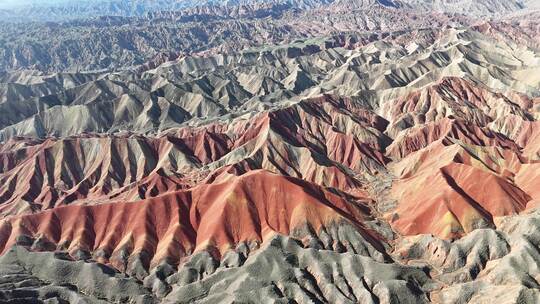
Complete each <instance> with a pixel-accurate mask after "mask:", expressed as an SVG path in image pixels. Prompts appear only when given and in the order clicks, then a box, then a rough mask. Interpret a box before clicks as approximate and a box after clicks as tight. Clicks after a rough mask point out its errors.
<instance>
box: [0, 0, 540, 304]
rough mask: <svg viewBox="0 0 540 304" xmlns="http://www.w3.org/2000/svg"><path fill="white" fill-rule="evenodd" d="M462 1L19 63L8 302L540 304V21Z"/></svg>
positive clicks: (7, 169) (384, 4)
mask: <svg viewBox="0 0 540 304" xmlns="http://www.w3.org/2000/svg"><path fill="white" fill-rule="evenodd" d="M465 2H466V1H458V2H457V3H454V2H453V1H439V2H437V1H436V2H433V3H431V2H426V1H423V2H421V1H379V2H377V3H374V2H373V1H354V2H352V1H337V2H334V3H330V4H326V3H318V4H317V5H315V4H314V3H312V2H309V1H307V2H304V3H303V4H302V5H298V6H295V8H294V10H295V12H296V13H295V14H300V15H301V16H302V18H309V16H311V17H312V18H313V27H312V31H308V30H309V29H308V28H307V27H304V28H302V27H296V29H295V27H292V26H291V27H289V28H288V29H289V30H288V31H287V32H284V36H285V37H295V38H294V39H292V40H291V41H288V42H286V43H285V42H283V41H285V40H287V39H285V40H283V41H282V42H281V43H279V44H271V43H267V44H260V43H259V42H257V43H253V44H252V45H250V44H246V45H243V44H242V46H236V47H238V48H239V49H234V50H233V49H229V50H228V51H220V50H219V49H213V45H212V43H209V44H207V46H208V49H210V50H208V51H204V52H195V53H193V54H188V53H182V54H181V55H179V53H177V54H176V55H172V54H175V53H174V51H175V50H173V49H170V50H169V51H170V53H169V55H165V54H164V55H163V56H161V57H158V58H156V59H154V60H153V61H150V62H147V63H146V64H142V65H138V66H133V67H130V68H126V69H122V70H117V71H93V72H68V71H64V72H57V73H52V74H50V73H47V71H48V70H49V68H48V67H46V68H44V69H42V70H41V71H39V70H28V69H22V68H17V67H15V66H13V69H7V70H6V71H4V72H3V73H2V74H1V75H0V303H538V302H540V267H539V266H538V265H540V249H539V248H540V209H538V208H539V207H540V40H539V37H540V26H539V23H538V20H539V19H538V18H537V17H538V13H537V12H534V11H533V12H531V11H530V10H529V11H525V10H524V9H523V8H524V7H528V6H533V5H532V4H534V3H533V2H534V1H528V2H523V1H518V2H515V3H514V2H512V3H514V4H512V3H510V2H505V3H502V2H497V1H480V2H476V4H475V5H474V6H473V5H472V4H471V3H469V5H470V6H469V7H471V8H473V7H474V11H472V12H470V14H469V15H467V16H466V15H459V14H457V13H462V12H461V11H453V9H454V8H455V7H459V8H463V6H459V5H460V4H463V3H465ZM430 3H431V4H430ZM467 3H468V2H467ZM278 4H279V3H273V4H272V5H270V8H268V7H266V8H264V9H262V8H260V6H259V5H263V6H264V5H265V4H264V3H263V4H261V3H256V4H249V5H252V8H251V9H247V10H240V9H238V8H239V7H243V6H242V5H245V4H241V5H240V6H232V8H231V7H228V8H227V7H225V8H224V7H220V8H219V9H217V8H215V7H213V6H210V7H208V6H200V7H196V8H192V9H191V10H187V11H186V10H184V11H175V12H168V13H166V12H162V13H159V14H158V15H160V16H162V15H161V14H171V15H172V16H175V17H171V18H180V16H192V15H190V14H193V11H197V10H202V11H204V12H206V13H207V14H208V15H207V18H218V17H219V16H233V15H234V14H237V13H239V12H244V13H246V12H247V13H246V14H252V13H253V7H255V8H257V9H261V10H262V11H263V12H275V11H274V9H275V6H274V5H278ZM366 7H367V8H366ZM482 7H484V8H485V7H488V8H490V9H491V11H490V10H487V11H483V10H481V8H482ZM288 9H290V8H287V10H288ZM223 10H225V12H224V11H223ZM227 10H229V11H227ZM414 10H416V12H415V11H414ZM493 10H497V13H495V12H492V11H493ZM345 12H348V13H347V14H345ZM368 12H369V13H368ZM289 13H290V12H287V13H285V15H287V14H289ZM223 14H225V15H223ZM227 14H228V15H227ZM370 14H372V15H370ZM300 15H288V16H289V17H279V18H278V17H276V16H269V15H266V17H264V18H267V19H268V22H269V24H270V23H271V22H276V27H273V26H272V29H274V30H275V29H277V28H279V27H277V24H280V25H279V26H284V27H283V28H286V27H285V25H283V23H282V22H283V20H287V19H280V18H292V17H290V16H300ZM484 15H489V16H490V17H491V18H490V19H482V16H484ZM370 16H377V18H375V19H374V18H371V17H370ZM418 16H424V17H425V16H431V17H433V18H434V19H433V20H431V19H421V20H420V19H418ZM154 17H155V16H154ZM155 18H158V17H155ZM219 18H224V17H219ZM257 18H258V17H254V18H252V19H250V20H251V21H249V22H255V23H257V22H258V21H257V20H258V19H257ZM231 19H232V17H231ZM248 19H249V18H248ZM254 20H255V21H254ZM302 20H304V21H302ZM305 20H306V19H299V20H298V24H300V23H301V22H305ZM94 21H95V20H94ZM94 21H92V22H94ZM392 21H399V22H396V23H392ZM74 22H83V21H74ZM84 22H87V21H84ZM88 22H90V21H88ZM197 22H202V23H197ZM204 22H207V21H194V23H190V24H191V25H190V26H195V25H196V24H199V26H201V27H203V26H202V25H204V24H205V23H204ZM220 22H225V21H223V20H221V21H220ZM227 22H232V21H227ZM245 22H246V23H244V21H242V22H240V21H239V22H237V23H234V24H236V25H235V26H238V28H239V30H238V31H237V32H235V31H232V32H231V34H230V35H233V36H234V35H236V34H238V33H242V34H241V35H245V34H246V33H250V31H251V30H252V29H250V27H248V26H247V25H246V24H250V23H249V22H248V21H245ZM330 23H331V24H332V26H333V27H332V30H327V29H324V28H325V25H327V24H330ZM201 24H202V25H201ZM303 24H304V25H305V23H303ZM361 24H364V25H365V26H364V27H361V30H360V25H361ZM403 24H407V26H402V25H403ZM433 24H439V25H440V26H439V27H437V28H432V27H430V26H428V25H433ZM42 26H45V25H42ZM244 26H245V27H244ZM250 26H251V25H250ZM253 28H258V27H253ZM37 29H39V27H38V28H37ZM248 29H249V30H248ZM259 29H260V31H259V32H258V35H262V36H255V38H254V39H259V38H260V37H263V36H264V35H265V34H264V32H265V28H264V27H260V28H259ZM293 29H295V30H294V31H293ZM145 30H149V29H148V28H145ZM243 30H246V31H243ZM37 31H39V30H37ZM293 32H294V33H293ZM154 33H155V32H154ZM199 34H200V32H199ZM238 35H240V34H238ZM261 39H262V38H261ZM268 39H269V40H268V41H273V40H272V39H271V37H268ZM279 41H281V40H279ZM98 48H100V46H98ZM134 52H137V51H136V50H134ZM27 54H31V53H27ZM141 56H142V55H141ZM143 57H144V56H143ZM59 58H60V57H59ZM88 58H90V57H88ZM141 58H142V57H141ZM128 61H129V60H128ZM51 62H52V64H53V66H54V60H53V61H51ZM84 62H85V61H84V60H83V61H77V62H76V63H74V64H76V65H79V64H82V65H85V64H86V63H84ZM124 63H125V62H124ZM124 63H122V64H124ZM68 65H69V64H68ZM21 67H22V66H21ZM36 68H38V67H36ZM64 68H65V66H62V67H59V70H64Z"/></svg>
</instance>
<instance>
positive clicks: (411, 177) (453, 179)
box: [391, 141, 531, 238]
mask: <svg viewBox="0 0 540 304" xmlns="http://www.w3.org/2000/svg"><path fill="white" fill-rule="evenodd" d="M498 157H500V158H498ZM504 157H507V158H508V159H504ZM521 161H523V160H522V159H521V158H520V157H519V155H518V154H516V153H515V152H511V151H509V150H504V149H501V148H493V147H487V148H484V147H479V146H465V147H461V146H458V145H452V146H445V145H444V144H443V143H442V142H440V141H439V142H435V143H434V144H433V145H431V146H429V147H428V148H426V149H425V150H421V151H418V152H416V153H413V154H411V155H410V156H408V157H407V158H405V159H403V160H402V161H401V162H400V163H398V164H397V166H396V168H395V169H396V172H399V173H400V174H401V176H402V177H401V178H400V179H399V180H398V181H397V182H395V183H394V185H393V188H392V193H393V196H394V197H395V198H396V199H398V207H397V209H396V210H394V211H393V215H392V220H391V224H392V226H394V228H395V229H396V230H397V231H399V232H400V233H402V234H405V235H415V234H421V233H428V234H434V235H437V236H439V237H442V238H455V237H459V236H461V235H463V234H465V233H468V232H470V231H472V230H473V229H476V228H478V227H486V226H491V225H493V218H494V217H498V216H504V215H511V214H516V213H519V212H521V211H523V210H524V209H525V208H526V206H527V203H528V202H529V201H530V200H531V196H530V195H529V194H527V193H526V192H524V191H523V190H522V189H520V188H519V187H518V186H517V185H516V184H515V183H514V182H513V174H514V173H513V172H512V171H515V170H518V169H519V168H520V167H521V166H522V164H521Z"/></svg>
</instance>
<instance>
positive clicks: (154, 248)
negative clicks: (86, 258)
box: [0, 171, 378, 270]
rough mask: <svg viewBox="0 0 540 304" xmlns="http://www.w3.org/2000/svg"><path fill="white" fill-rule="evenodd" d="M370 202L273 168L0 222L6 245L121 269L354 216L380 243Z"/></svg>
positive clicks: (370, 238)
mask: <svg viewBox="0 0 540 304" xmlns="http://www.w3.org/2000/svg"><path fill="white" fill-rule="evenodd" d="M367 210H368V209H367V208H366V205H363V204H362V203H360V204H358V203H351V202H348V201H347V200H345V199H344V198H342V197H340V196H337V195H336V194H333V193H330V192H328V191H326V190H324V189H323V188H320V187H318V186H315V185H313V184H310V183H307V182H305V181H302V180H298V179H294V178H287V177H283V176H279V175H275V174H271V173H268V172H265V171H252V172H250V173H247V174H245V175H242V176H240V177H236V176H228V177H227V176H222V177H221V178H220V180H219V181H216V182H215V183H214V184H203V185H200V186H197V187H195V188H193V189H191V190H183V191H177V192H171V193H169V194H165V195H161V196H159V197H155V198H152V199H148V200H143V201H139V202H133V203H107V204H101V205H95V206H81V205H73V206H66V207H57V208H55V209H53V210H49V211H45V212H41V213H38V214H34V215H24V216H19V217H12V218H9V219H4V220H2V222H0V223H1V224H0V248H2V250H1V251H2V252H5V251H6V250H7V249H8V248H9V247H10V246H12V245H13V244H16V243H20V244H26V245H32V244H33V247H34V249H36V250H55V249H66V250H68V251H69V252H70V253H71V254H73V255H77V254H80V253H81V252H89V253H91V254H92V255H93V256H94V257H95V258H97V259H98V260H99V261H101V262H106V263H108V262H110V263H111V264H112V265H114V266H115V267H116V268H118V269H120V270H125V269H134V268H136V267H137V266H136V263H138V262H140V263H142V265H143V266H144V267H145V268H146V267H149V266H151V265H155V264H156V263H158V262H160V261H163V260H164V259H167V260H168V261H169V262H171V263H178V262H179V260H180V259H181V258H182V257H184V256H187V255H189V254H191V253H192V252H194V251H198V250H206V249H208V250H211V251H213V252H215V253H216V254H220V253H224V252H225V251H227V250H228V249H230V248H234V247H235V245H236V244H238V243H240V242H248V243H253V242H254V243H260V242H262V241H263V240H264V239H265V237H268V236H270V235H272V234H273V233H281V234H290V233H292V232H293V231H295V230H297V229H303V228H305V227H310V228H311V229H312V231H315V232H318V231H320V230H321V229H323V228H324V227H329V226H330V225H333V224H338V223H340V222H341V221H348V222H349V223H352V224H353V225H355V226H356V227H357V228H358V229H359V230H360V232H361V233H362V234H363V235H364V237H365V238H366V239H367V240H368V241H369V242H371V243H373V244H374V245H375V246H378V245H377V241H376V239H375V238H374V237H373V236H371V234H370V232H369V231H367V230H366V229H364V228H363V226H362V224H361V222H362V220H363V219H364V218H366V216H368V211H367Z"/></svg>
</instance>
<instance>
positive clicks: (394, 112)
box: [381, 77, 530, 137]
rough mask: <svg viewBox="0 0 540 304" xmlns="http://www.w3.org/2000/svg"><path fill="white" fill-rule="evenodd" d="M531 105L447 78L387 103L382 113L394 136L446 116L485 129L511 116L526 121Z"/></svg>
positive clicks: (389, 131)
mask: <svg viewBox="0 0 540 304" xmlns="http://www.w3.org/2000/svg"><path fill="white" fill-rule="evenodd" d="M528 106H530V102H528V100H524V99H523V96H520V95H518V94H515V93H512V92H510V93H509V94H502V93H499V92H494V91H492V90H490V89H489V88H487V87H485V86H484V85H481V84H476V83H472V82H471V81H469V80H466V79H463V78H457V77H447V78H443V79H442V80H441V81H440V82H439V83H436V84H433V85H430V86H427V87H425V88H422V89H420V90H417V91H414V92H412V93H409V94H407V95H405V96H403V97H399V98H397V99H394V100H389V101H388V102H385V103H384V104H383V107H382V109H381V113H384V115H385V117H386V118H387V119H388V120H389V121H390V122H391V124H390V126H389V127H388V133H389V134H390V136H392V137H394V136H396V135H397V134H398V133H399V131H401V130H403V129H406V128H409V127H412V126H415V125H418V124H423V123H427V122H433V121H436V120H439V119H442V118H445V117H455V118H459V119H463V120H466V121H468V122H469V123H472V124H475V125H478V126H482V127H483V126H487V124H488V123H490V122H492V121H493V120H496V119H499V118H502V117H505V116H507V115H511V114H512V115H517V116H519V117H522V118H525V117H526V116H527V114H526V110H527V107H528Z"/></svg>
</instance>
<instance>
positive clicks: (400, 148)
mask: <svg viewBox="0 0 540 304" xmlns="http://www.w3.org/2000/svg"><path fill="white" fill-rule="evenodd" d="M440 139H442V140H443V141H445V142H448V143H451V142H452V140H451V139H455V140H459V141H461V142H463V143H466V144H471V145H478V146H495V147H501V148H505V149H510V150H513V151H517V150H519V146H518V145H516V143H514V142H513V141H512V140H510V139H508V138H506V137H505V136H503V135H502V134H498V133H497V132H494V131H492V130H490V129H489V128H482V127H478V126H476V125H474V124H472V123H469V122H467V121H464V120H461V119H449V118H443V119H441V120H438V121H436V122H431V123H427V124H425V125H420V126H418V127H413V128H410V129H407V130H404V131H403V132H401V133H400V134H399V135H398V136H397V137H396V139H395V140H394V141H393V142H392V144H391V145H390V146H389V147H388V149H387V155H388V156H390V157H392V158H403V157H405V156H407V155H409V154H410V153H412V152H415V151H418V150H420V149H422V148H425V147H427V146H428V145H429V144H431V143H432V142H435V141H437V140H440Z"/></svg>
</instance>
